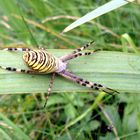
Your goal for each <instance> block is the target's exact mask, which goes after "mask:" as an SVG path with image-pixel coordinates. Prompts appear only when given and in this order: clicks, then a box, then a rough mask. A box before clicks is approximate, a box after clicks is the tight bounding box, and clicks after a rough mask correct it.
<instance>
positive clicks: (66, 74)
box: [58, 70, 119, 94]
mask: <svg viewBox="0 0 140 140" xmlns="http://www.w3.org/2000/svg"><path fill="white" fill-rule="evenodd" d="M58 74H59V75H61V76H63V77H65V78H67V79H69V80H71V81H73V82H76V83H77V84H79V85H82V86H85V87H88V88H92V89H95V90H99V91H104V92H106V93H109V94H113V93H115V92H116V93H119V92H118V91H116V90H113V89H111V88H108V87H105V86H103V85H101V84H98V83H93V82H89V81H87V80H84V79H82V78H80V77H78V76H76V75H74V74H72V73H70V72H68V71H66V70H64V71H62V72H59V73H58Z"/></svg>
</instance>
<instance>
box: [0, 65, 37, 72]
mask: <svg viewBox="0 0 140 140" xmlns="http://www.w3.org/2000/svg"><path fill="white" fill-rule="evenodd" d="M0 68H2V69H4V70H7V71H13V72H17V73H35V71H33V70H25V69H18V68H14V67H5V66H0Z"/></svg>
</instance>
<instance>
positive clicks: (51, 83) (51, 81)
mask: <svg viewBox="0 0 140 140" xmlns="http://www.w3.org/2000/svg"><path fill="white" fill-rule="evenodd" d="M54 79H55V73H53V74H52V77H51V79H50V83H49V88H48V93H47V96H46V102H45V104H44V107H43V108H45V107H46V105H47V101H48V98H49V96H50V94H51V90H52V86H53V83H54Z"/></svg>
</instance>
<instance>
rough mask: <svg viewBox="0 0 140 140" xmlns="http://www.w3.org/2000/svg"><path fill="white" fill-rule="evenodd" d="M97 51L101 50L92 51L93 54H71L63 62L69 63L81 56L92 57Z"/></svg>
mask: <svg viewBox="0 0 140 140" xmlns="http://www.w3.org/2000/svg"><path fill="white" fill-rule="evenodd" d="M97 51H99V49H98V50H94V51H91V52H84V53H80V52H79V53H75V54H71V55H69V56H68V57H67V58H65V59H63V60H62V61H63V62H66V61H68V60H70V59H74V58H77V57H79V56H85V55H91V54H93V53H95V52H97Z"/></svg>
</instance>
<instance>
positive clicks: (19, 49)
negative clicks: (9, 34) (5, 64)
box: [3, 47, 31, 52]
mask: <svg viewBox="0 0 140 140" xmlns="http://www.w3.org/2000/svg"><path fill="white" fill-rule="evenodd" d="M3 50H5V51H12V52H15V51H23V52H24V51H30V50H31V49H29V48H16V47H15V48H11V47H10V48H4V49H3Z"/></svg>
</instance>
